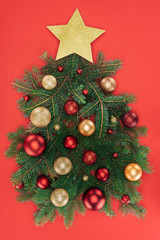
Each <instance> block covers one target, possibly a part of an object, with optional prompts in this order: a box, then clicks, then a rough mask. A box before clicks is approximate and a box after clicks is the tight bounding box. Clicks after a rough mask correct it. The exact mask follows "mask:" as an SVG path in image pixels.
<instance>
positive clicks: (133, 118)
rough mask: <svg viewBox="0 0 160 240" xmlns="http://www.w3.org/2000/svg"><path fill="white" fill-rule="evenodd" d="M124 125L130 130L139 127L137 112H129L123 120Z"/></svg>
mask: <svg viewBox="0 0 160 240" xmlns="http://www.w3.org/2000/svg"><path fill="white" fill-rule="evenodd" d="M122 122H123V125H124V126H126V127H129V128H133V127H136V126H137V123H138V116H137V114H136V113H135V112H133V111H129V112H127V113H126V114H125V115H124V116H123V118H122Z"/></svg>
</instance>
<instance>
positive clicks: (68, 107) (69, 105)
mask: <svg viewBox="0 0 160 240" xmlns="http://www.w3.org/2000/svg"><path fill="white" fill-rule="evenodd" d="M64 111H65V112H66V113H67V114H68V115H74V114H76V113H77V112H78V104H77V103H76V102H75V101H73V100H69V101H67V102H66V103H65V105H64Z"/></svg>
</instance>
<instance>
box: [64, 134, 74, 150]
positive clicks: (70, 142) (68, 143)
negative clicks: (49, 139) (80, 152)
mask: <svg viewBox="0 0 160 240" xmlns="http://www.w3.org/2000/svg"><path fill="white" fill-rule="evenodd" d="M64 146H65V147H66V148H69V149H74V148H76V147H77V139H76V138H75V137H73V136H68V137H66V138H65V140H64Z"/></svg>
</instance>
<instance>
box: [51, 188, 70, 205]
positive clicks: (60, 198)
mask: <svg viewBox="0 0 160 240" xmlns="http://www.w3.org/2000/svg"><path fill="white" fill-rule="evenodd" d="M68 201H69V194H68V192H67V191H66V190H65V189H63V188H57V189H55V190H54V191H53V192H52V194H51V202H52V203H53V204H54V205H55V206H56V207H63V206H65V205H66V204H67V203H68Z"/></svg>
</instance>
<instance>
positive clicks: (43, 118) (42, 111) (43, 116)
mask: <svg viewBox="0 0 160 240" xmlns="http://www.w3.org/2000/svg"><path fill="white" fill-rule="evenodd" d="M30 119H31V122H32V123H33V125H34V126H36V127H46V126H47V125H48V124H49V123H50V121H51V113H50V111H49V110H48V109H47V108H45V107H37V108H35V109H34V110H33V111H32V112H31V115H30Z"/></svg>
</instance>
